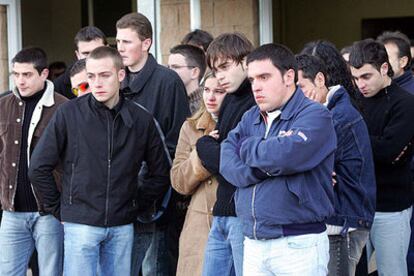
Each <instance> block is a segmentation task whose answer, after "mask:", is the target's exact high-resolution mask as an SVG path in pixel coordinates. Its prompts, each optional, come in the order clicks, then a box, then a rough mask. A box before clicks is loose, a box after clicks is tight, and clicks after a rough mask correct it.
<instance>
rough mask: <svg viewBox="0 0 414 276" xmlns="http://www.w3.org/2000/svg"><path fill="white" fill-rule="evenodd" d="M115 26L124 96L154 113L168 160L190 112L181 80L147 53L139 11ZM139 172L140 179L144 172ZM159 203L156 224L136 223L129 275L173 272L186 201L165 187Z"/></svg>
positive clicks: (148, 29) (145, 24)
mask: <svg viewBox="0 0 414 276" xmlns="http://www.w3.org/2000/svg"><path fill="white" fill-rule="evenodd" d="M116 29H117V33H116V42H117V48H118V51H119V53H120V54H121V56H122V59H123V62H124V65H125V66H126V77H125V79H124V81H123V82H122V88H125V89H124V91H123V94H124V95H125V97H126V98H128V99H131V100H133V101H135V102H137V103H139V104H141V105H142V106H144V107H145V108H146V109H147V110H148V111H149V112H150V113H151V114H153V116H154V117H155V119H156V120H157V121H158V123H159V125H160V127H161V129H162V131H163V132H164V135H165V142H166V144H167V146H168V150H169V152H170V155H171V157H172V158H173V157H174V153H175V147H176V145H177V141H178V135H179V132H180V129H181V126H182V124H183V123H184V121H185V119H186V118H187V117H188V116H189V115H190V111H189V106H188V100H187V94H186V90H185V87H184V84H183V82H182V81H181V79H180V77H179V76H178V75H177V73H176V72H174V71H173V70H170V69H168V68H166V67H164V66H162V65H160V64H158V63H157V61H156V60H155V58H154V57H153V56H152V55H151V54H150V53H149V49H150V47H151V44H152V26H151V23H150V21H149V20H148V18H146V17H145V16H144V15H143V14H140V13H130V14H127V15H125V16H123V17H122V18H121V19H119V20H118V22H117V23H116ZM141 175H142V177H144V178H145V173H142V174H141ZM145 189H148V190H151V191H153V192H154V193H158V192H157V191H159V190H160V189H161V190H163V189H164V187H158V186H156V185H148V186H145ZM169 194H172V195H171V198H170V200H169V205H168V207H167V206H166V204H165V203H166V202H168V201H167V199H168V196H169ZM160 201H161V199H160ZM163 201H164V202H163V203H160V204H158V208H159V207H160V206H159V205H161V208H159V209H164V208H165V207H167V210H166V212H165V213H164V214H163V215H162V216H161V217H160V214H161V213H160V212H157V213H155V214H153V215H152V216H151V217H152V218H158V217H160V218H159V219H158V220H157V221H156V223H155V224H154V223H151V221H154V219H147V222H150V223H146V224H143V223H137V224H136V227H135V239H134V248H133V256H132V275H134V276H135V275H138V271H139V270H140V267H141V264H142V272H143V274H144V276H145V275H158V274H160V275H175V271H176V267H177V260H178V238H179V233H180V232H181V228H182V225H183V223H184V218H185V210H186V208H185V204H184V203H185V199H182V198H181V197H179V196H178V194H177V193H176V192H172V191H171V187H170V188H169V190H168V193H167V194H166V195H165V197H164V200H163ZM177 202H178V203H177ZM141 221H143V220H142V219H141ZM166 252H168V254H166ZM144 258H145V259H144Z"/></svg>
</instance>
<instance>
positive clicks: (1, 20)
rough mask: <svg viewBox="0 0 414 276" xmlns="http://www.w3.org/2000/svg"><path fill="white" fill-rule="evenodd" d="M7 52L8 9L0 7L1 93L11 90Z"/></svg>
mask: <svg viewBox="0 0 414 276" xmlns="http://www.w3.org/2000/svg"><path fill="white" fill-rule="evenodd" d="M8 73H9V65H8V51H7V9H6V7H5V6H1V5H0V93H1V92H4V91H6V90H7V89H8V88H9V74H8Z"/></svg>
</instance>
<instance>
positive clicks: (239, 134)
mask: <svg viewBox="0 0 414 276" xmlns="http://www.w3.org/2000/svg"><path fill="white" fill-rule="evenodd" d="M247 114H248V113H247ZM245 116H246V114H245ZM244 123H245V122H244V120H243V119H242V120H241V121H240V123H239V124H238V125H237V127H236V128H235V129H233V130H232V131H230V132H229V134H228V136H227V138H226V139H225V140H224V141H223V142H222V144H221V154H220V159H221V160H220V174H221V175H222V176H223V177H224V178H225V179H226V180H227V181H228V182H230V183H231V184H232V185H233V186H236V187H240V188H243V187H247V186H250V185H253V184H257V183H259V182H260V181H261V180H263V179H265V178H267V177H269V176H268V175H266V174H264V173H260V171H259V170H258V169H257V168H252V167H250V166H248V165H246V163H245V162H243V161H242V160H241V159H240V156H239V150H240V143H241V142H242V141H243V140H244V139H245V137H246V136H245V135H246V134H245V133H244V131H243V124H244Z"/></svg>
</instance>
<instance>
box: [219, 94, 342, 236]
mask: <svg viewBox="0 0 414 276" xmlns="http://www.w3.org/2000/svg"><path fill="white" fill-rule="evenodd" d="M265 131H266V124H265V121H264V120H263V119H262V118H261V114H260V110H259V108H258V107H257V106H255V107H253V108H251V109H250V110H249V111H248V112H246V114H245V115H244V116H243V118H242V120H241V122H240V123H239V124H238V126H237V127H236V128H235V129H234V130H232V131H231V132H230V133H229V135H228V137H227V139H226V140H224V141H223V143H222V146H221V162H220V173H221V174H222V175H223V176H224V177H225V178H226V179H227V180H228V181H229V182H230V183H232V184H233V185H235V186H237V187H238V189H237V192H236V196H235V201H236V213H237V216H238V217H240V219H241V220H242V222H243V232H244V234H245V235H246V236H247V237H249V238H253V239H274V238H279V237H281V236H283V231H282V226H286V225H293V224H306V223H316V222H324V221H325V220H326V219H327V218H328V217H330V216H332V214H333V212H334V208H333V188H332V178H331V174H332V171H333V165H334V151H335V148H336V136H335V130H334V127H333V123H332V118H331V115H330V113H329V111H328V110H327V109H326V108H325V107H323V106H322V105H320V104H318V103H315V102H313V101H311V100H309V99H308V98H306V97H305V96H304V95H303V92H302V91H301V90H300V89H299V88H297V90H296V91H295V93H294V94H293V96H292V97H291V99H290V100H289V101H288V102H287V103H286V104H285V106H284V107H283V108H282V110H281V114H280V117H279V118H278V119H277V120H275V121H274V122H273V124H272V125H271V127H270V130H269V133H268V135H267V136H266V137H265Z"/></svg>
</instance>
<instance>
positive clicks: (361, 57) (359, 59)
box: [349, 38, 394, 77]
mask: <svg viewBox="0 0 414 276" xmlns="http://www.w3.org/2000/svg"><path fill="white" fill-rule="evenodd" d="M384 63H387V64H388V72H387V74H388V76H389V77H392V76H393V75H394V72H393V70H392V67H391V65H390V62H389V61H388V55H387V51H386V50H385V47H384V45H383V44H381V43H379V42H378V41H375V40H373V39H372V38H368V39H364V40H361V41H357V42H354V44H353V45H352V49H351V53H350V55H349V65H351V66H352V67H355V68H357V69H358V68H361V67H362V66H364V65H365V64H371V65H372V66H374V67H375V68H376V69H377V70H378V71H380V68H381V65H382V64H384Z"/></svg>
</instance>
